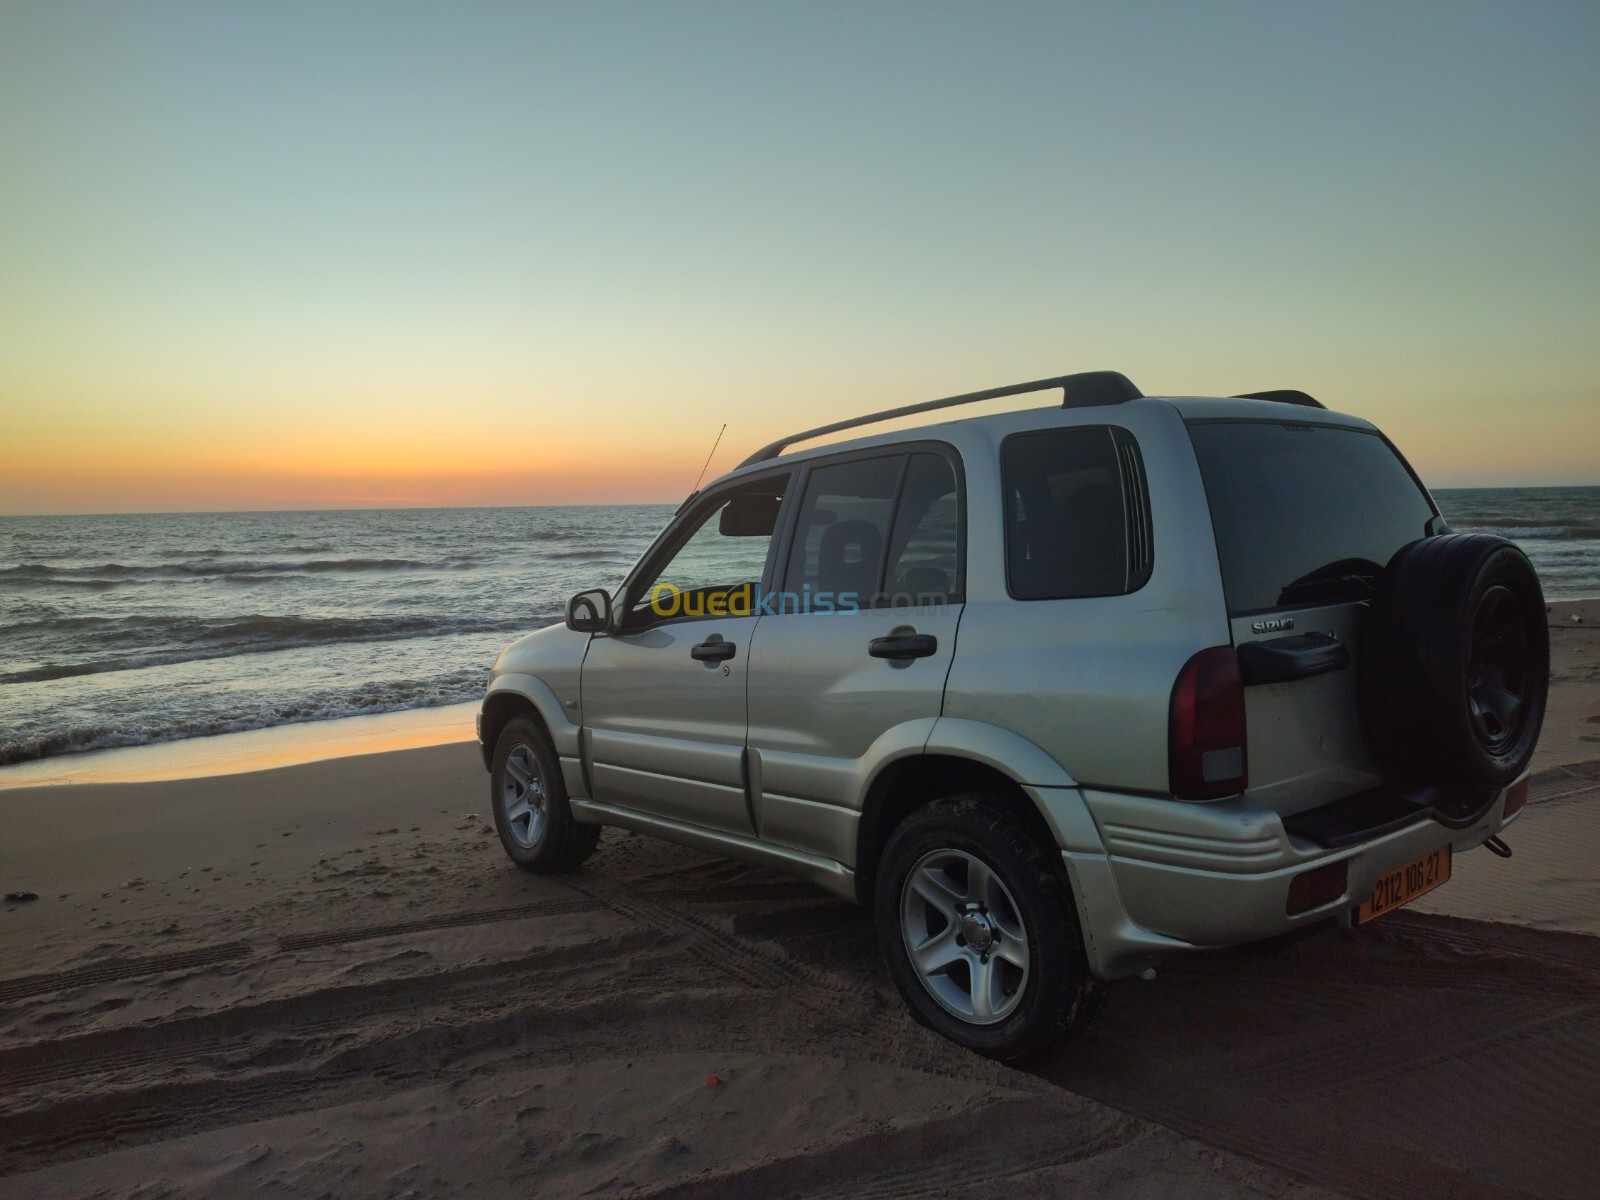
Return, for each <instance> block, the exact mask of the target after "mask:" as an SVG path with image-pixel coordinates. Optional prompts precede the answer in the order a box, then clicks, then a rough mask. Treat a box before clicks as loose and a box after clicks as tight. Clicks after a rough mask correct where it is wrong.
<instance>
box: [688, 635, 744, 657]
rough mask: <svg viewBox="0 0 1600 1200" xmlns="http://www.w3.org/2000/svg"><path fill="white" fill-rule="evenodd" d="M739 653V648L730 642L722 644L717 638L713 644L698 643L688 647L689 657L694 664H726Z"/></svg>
mask: <svg viewBox="0 0 1600 1200" xmlns="http://www.w3.org/2000/svg"><path fill="white" fill-rule="evenodd" d="M737 653H739V647H738V646H736V645H734V644H733V643H732V642H724V641H723V640H722V639H720V638H718V639H717V640H716V641H714V642H700V643H698V644H696V645H694V646H691V647H689V657H690V658H692V659H694V660H695V661H696V662H726V661H727V660H728V659H730V658H732V657H733V656H734V655H735V654H737Z"/></svg>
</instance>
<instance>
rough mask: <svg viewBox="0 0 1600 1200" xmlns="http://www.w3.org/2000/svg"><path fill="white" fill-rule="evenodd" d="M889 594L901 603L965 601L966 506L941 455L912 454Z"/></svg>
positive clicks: (892, 544) (892, 543)
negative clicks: (963, 518) (963, 512)
mask: <svg viewBox="0 0 1600 1200" xmlns="http://www.w3.org/2000/svg"><path fill="white" fill-rule="evenodd" d="M884 590H885V591H887V592H888V593H889V596H890V599H891V600H893V601H897V602H900V603H909V604H929V603H933V602H936V601H940V600H944V601H953V600H959V599H960V598H961V503H960V497H959V496H958V494H957V492H956V473H955V471H954V469H952V467H951V466H950V460H949V459H947V458H945V457H944V455H942V454H913V455H912V456H911V463H910V465H909V466H907V468H906V481H905V484H904V486H902V487H901V489H900V505H899V507H898V508H897V509H896V510H895V516H894V536H893V537H891V538H890V539H889V566H888V569H887V571H886V572H885V573H884Z"/></svg>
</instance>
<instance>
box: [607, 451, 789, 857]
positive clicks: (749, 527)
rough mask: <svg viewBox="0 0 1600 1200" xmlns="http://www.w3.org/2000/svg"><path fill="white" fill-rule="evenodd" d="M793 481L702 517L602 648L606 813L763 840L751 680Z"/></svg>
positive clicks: (657, 556) (672, 545)
mask: <svg viewBox="0 0 1600 1200" xmlns="http://www.w3.org/2000/svg"><path fill="white" fill-rule="evenodd" d="M787 480H788V476H787V474H782V475H773V476H766V477H764V478H763V479H761V480H760V481H757V482H756V483H754V484H743V485H741V486H740V487H739V488H738V489H736V490H734V491H731V492H728V491H724V492H722V493H721V494H720V495H712V496H708V497H706V498H705V499H703V500H702V501H701V502H700V503H699V504H697V505H696V506H695V507H693V508H691V509H690V510H689V511H688V512H687V513H685V514H684V516H683V518H682V519H681V520H680V521H679V522H677V523H676V524H675V525H674V526H673V527H672V528H671V529H669V531H668V534H667V536H665V537H664V538H663V539H662V540H661V542H660V543H658V545H657V547H656V548H655V549H654V550H652V551H651V553H650V554H649V555H647V556H646V558H645V559H644V561H643V562H642V563H641V564H640V569H639V570H638V571H637V572H636V573H635V576H634V577H633V578H630V580H629V581H628V583H627V585H626V586H625V588H624V592H623V594H622V596H621V600H622V608H621V611H620V612H619V616H618V621H619V626H618V628H617V630H616V631H615V632H613V633H609V634H603V635H599V636H596V637H595V638H594V640H593V641H592V642H591V643H590V645H589V652H588V655H587V656H586V657H585V658H584V662H583V719H584V726H585V728H586V729H587V731H588V754H589V766H590V781H591V784H592V786H593V791H594V798H595V799H596V800H597V801H599V802H600V803H602V804H614V805H617V806H619V807H622V808H628V809H633V810H636V811H639V812H644V813H649V814H651V815H653V816H659V817H665V818H668V819H670V820H674V821H680V822H684V823H687V824H690V825H697V826H700V827H702V828H705V829H715V830H720V831H723V832H728V833H742V834H750V833H753V832H754V829H753V826H752V824H751V819H750V807H749V805H748V803H747V802H746V788H745V768H744V747H745V729H746V708H745V705H746V693H745V681H746V678H747V676H748V669H749V665H750V646H751V638H752V635H753V634H754V632H755V627H756V622H757V621H758V620H759V617H758V616H757V615H756V609H755V602H756V599H757V597H758V595H759V589H760V585H761V583H762V580H763V572H764V569H765V566H766V560H767V555H768V551H769V549H770V547H771V543H772V531H773V526H774V524H775V522H776V518H777V512H778V508H779V505H780V503H781V499H782V496H783V490H784V487H785V485H786V483H787Z"/></svg>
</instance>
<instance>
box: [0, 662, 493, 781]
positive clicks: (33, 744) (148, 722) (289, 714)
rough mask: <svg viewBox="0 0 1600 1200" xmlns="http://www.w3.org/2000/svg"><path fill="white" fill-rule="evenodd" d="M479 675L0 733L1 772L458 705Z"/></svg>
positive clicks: (471, 695) (476, 686)
mask: <svg viewBox="0 0 1600 1200" xmlns="http://www.w3.org/2000/svg"><path fill="white" fill-rule="evenodd" d="M484 682H485V679H484V673H483V672H482V671H476V670H473V671H467V670H463V671H457V672H454V673H452V674H450V675H447V676H444V677H442V678H436V679H389V680H383V681H380V682H373V683H367V684H363V685H361V686H359V687H354V688H347V689H335V690H329V691H325V692H322V693H320V694H317V695H311V696H307V697H304V698H297V699H294V700H287V701H281V702H279V703H276V704H272V705H269V706H266V707H262V708H256V709H252V710H251V711H250V712H248V713H246V714H238V713H230V714H229V715H226V716H223V715H220V714H218V715H210V716H200V717H195V716H188V715H177V714H173V715H168V716H163V715H162V714H150V715H148V716H146V717H143V718H133V719H131V720H129V721H128V722H126V723H123V722H106V721H92V720H91V721H86V722H84V723H82V724H68V725H66V726H65V727H64V728H60V729H57V730H53V731H51V732H50V733H46V734H31V735H30V734H21V735H16V734H0V767H3V766H11V765H14V764H16V763H23V762H34V761H36V760H38V759H42V758H54V757H57V756H58V755H62V754H79V753H82V752H83V751H86V750H110V749H115V748H118V747H123V746H145V745H150V744H152V743H155V742H174V741H179V740H181V739H184V738H195V737H212V736H214V735H216V734H219V733H240V732H243V731H244V730H248V729H267V728H271V727H272V726H274V725H297V724H303V723H305V722H308V721H331V720H335V719H337V718H340V717H356V716H366V715H370V714H374V713H385V712H400V711H402V710H406V709H413V708H436V707H438V706H440V705H444V704H460V703H463V702H464V701H468V700H473V699H476V698H478V697H479V696H481V695H482V694H483V686H484Z"/></svg>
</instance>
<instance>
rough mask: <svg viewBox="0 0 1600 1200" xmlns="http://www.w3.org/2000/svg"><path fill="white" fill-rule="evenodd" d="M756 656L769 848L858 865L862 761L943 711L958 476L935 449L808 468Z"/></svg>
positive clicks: (756, 765)
mask: <svg viewBox="0 0 1600 1200" xmlns="http://www.w3.org/2000/svg"><path fill="white" fill-rule="evenodd" d="M799 486H800V487H801V488H802V489H803V492H802V495H801V500H800V504H799V505H798V507H797V509H796V511H795V515H794V518H793V520H792V521H791V522H790V526H789V530H788V532H787V534H786V542H785V548H784V549H783V550H782V551H780V554H781V557H782V559H783V564H784V565H783V570H782V576H781V591H779V592H778V593H777V594H776V595H774V596H772V597H769V602H768V605H767V609H766V615H764V616H763V617H762V619H761V624H760V626H759V628H758V629H757V630H756V638H755V648H754V650H753V652H752V654H751V660H750V748H751V752H752V772H753V776H754V780H755V782H756V783H757V784H758V785H759V786H758V793H757V799H756V820H757V823H758V827H759V832H760V835H761V837H762V838H763V839H765V840H767V841H770V842H776V843H778V844H781V845H786V846H790V847H793V848H795V849H799V850H805V851H808V852H810V853H815V854H821V855H825V856H827V857H830V858H834V859H837V860H841V861H846V862H848V861H850V860H851V858H852V857H853V853H854V844H855V829H856V817H857V813H856V809H855V806H856V804H857V802H858V797H859V795H860V791H861V778H860V765H861V759H862V757H863V756H864V755H865V754H866V753H867V751H868V749H869V748H870V747H871V746H872V744H873V742H874V741H876V740H877V739H878V738H879V737H880V736H881V735H882V734H883V733H884V732H885V731H887V730H889V729H892V728H893V727H895V726H897V725H900V724H903V723H905V722H908V721H914V720H917V719H919V718H935V717H938V716H939V712H940V707H941V704H942V702H943V698H944V684H945V677H946V676H947V675H948V674H949V671H950V662H951V659H952V656H953V655H954V652H955V644H956V626H957V625H958V623H959V622H960V619H961V610H962V604H963V600H964V591H965V579H964V574H965V547H964V545H963V540H962V539H963V537H964V535H965V528H964V525H965V522H964V508H963V499H964V498H963V495H962V490H961V465H960V458H959V456H958V455H957V454H956V451H955V450H954V449H953V448H951V447H949V446H946V445H944V444H942V443H925V444H924V443H919V444H917V445H914V446H908V447H904V448H895V449H894V450H891V451H883V450H878V451H867V452H857V453H855V454H851V455H848V456H843V457H841V458H838V459H828V460H823V461H821V462H819V463H816V464H814V465H812V466H810V467H809V468H808V469H807V471H806V473H805V475H804V477H803V478H802V479H801V480H800V481H799Z"/></svg>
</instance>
